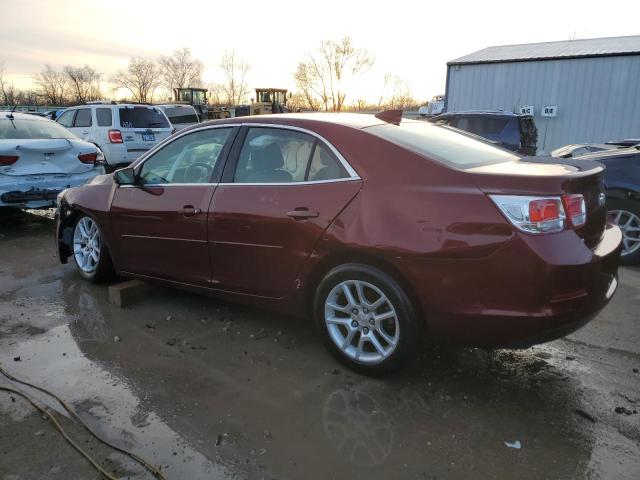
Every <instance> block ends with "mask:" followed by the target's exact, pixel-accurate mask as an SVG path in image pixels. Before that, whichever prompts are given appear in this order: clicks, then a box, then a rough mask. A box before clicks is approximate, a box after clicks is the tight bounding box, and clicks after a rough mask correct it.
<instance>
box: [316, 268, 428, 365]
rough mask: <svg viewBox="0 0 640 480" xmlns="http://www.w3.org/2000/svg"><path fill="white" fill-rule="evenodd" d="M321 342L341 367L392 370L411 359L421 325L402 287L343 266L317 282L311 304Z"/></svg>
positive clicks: (386, 277)
mask: <svg viewBox="0 0 640 480" xmlns="http://www.w3.org/2000/svg"><path fill="white" fill-rule="evenodd" d="M314 311H315V312H314V313H315V319H316V325H317V327H318V329H319V331H320V334H321V335H322V338H323V341H324V343H325V344H326V345H327V347H328V348H329V350H330V351H331V353H333V355H334V356H335V357H336V358H337V359H338V360H339V361H340V362H342V363H343V364H345V365H347V366H348V367H350V368H352V369H354V370H357V371H360V372H362V373H365V374H370V375H376V374H383V373H387V372H389V371H392V370H395V369H397V368H399V367H400V366H401V365H403V364H404V363H405V362H406V361H408V360H409V359H411V358H412V356H413V355H414V353H415V351H416V347H417V346H418V343H419V333H420V329H421V324H420V322H419V319H418V318H417V315H416V312H415V309H414V307H413V304H412V303H411V301H410V299H409V297H408V295H407V294H406V292H405V291H404V290H403V289H402V287H401V286H400V285H399V284H398V282H396V281H395V280H394V279H393V278H391V277H390V276H389V275H387V274H386V273H384V272H382V271H381V270H379V269H377V268H373V267H370V266H368V265H363V264H353V263H352V264H345V265H341V266H338V267H335V268H334V269H332V270H331V271H330V272H328V273H327V274H326V275H325V277H324V278H323V280H322V281H321V282H320V285H319V286H318V289H317V292H316V298H315V303H314Z"/></svg>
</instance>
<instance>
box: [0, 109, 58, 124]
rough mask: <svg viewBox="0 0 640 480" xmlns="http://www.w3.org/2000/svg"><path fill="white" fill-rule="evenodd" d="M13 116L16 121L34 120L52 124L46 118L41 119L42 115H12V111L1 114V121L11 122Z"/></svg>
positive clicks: (20, 113) (16, 113)
mask: <svg viewBox="0 0 640 480" xmlns="http://www.w3.org/2000/svg"><path fill="white" fill-rule="evenodd" d="M11 116H12V117H13V118H14V119H16V120H17V119H20V120H33V121H35V122H50V121H51V120H49V119H48V118H46V117H41V116H40V115H30V114H28V113H22V112H13V113H11V110H7V111H2V112H0V120H11V118H10V117H11Z"/></svg>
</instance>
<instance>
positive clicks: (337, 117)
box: [200, 112, 415, 129]
mask: <svg viewBox="0 0 640 480" xmlns="http://www.w3.org/2000/svg"><path fill="white" fill-rule="evenodd" d="M413 122H415V120H408V119H403V121H402V123H413ZM221 123H225V124H230V125H231V124H236V123H269V124H274V125H287V126H298V127H305V126H306V127H309V126H312V125H313V124H333V125H342V126H345V127H351V128H357V129H362V128H367V127H371V126H373V125H382V124H385V123H386V122H385V121H384V120H380V119H379V118H377V117H376V116H375V115H371V114H367V113H325V112H310V113H279V114H276V115H252V116H248V117H234V118H226V119H222V120H209V121H208V122H204V123H201V124H200V126H204V125H208V124H221Z"/></svg>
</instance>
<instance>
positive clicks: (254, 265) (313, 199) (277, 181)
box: [208, 126, 361, 298]
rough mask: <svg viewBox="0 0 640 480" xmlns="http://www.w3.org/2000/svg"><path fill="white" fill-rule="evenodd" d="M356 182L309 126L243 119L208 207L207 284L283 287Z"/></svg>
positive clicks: (278, 290) (246, 290)
mask: <svg viewBox="0 0 640 480" xmlns="http://www.w3.org/2000/svg"><path fill="white" fill-rule="evenodd" d="M360 186H361V180H360V179H359V177H358V176H357V174H356V172H355V171H354V170H353V169H352V168H351V167H350V166H349V165H348V164H347V163H346V161H344V159H343V158H342V157H340V155H339V153H338V152H337V151H336V150H335V149H333V148H332V147H331V146H329V145H328V144H327V143H326V142H325V141H323V140H322V139H320V138H318V137H317V136H316V135H314V134H312V133H311V132H303V131H300V130H297V129H293V128H286V127H278V128H276V127H270V128H268V127H266V126H255V127H254V126H252V127H251V128H248V127H243V131H242V132H241V134H240V135H239V137H238V139H237V140H236V144H235V145H234V148H233V152H232V155H231V157H230V159H229V161H228V162H227V165H226V167H225V172H224V176H223V182H222V183H220V185H219V186H218V188H217V190H216V192H215V193H214V198H213V202H212V205H211V211H210V214H209V223H208V225H209V227H208V228H209V245H210V258H211V272H212V286H213V287H214V288H216V289H220V290H225V291H232V292H236V293H243V294H250V295H257V296H263V297H272V298H279V297H283V296H284V295H286V293H287V292H288V291H289V290H290V289H291V288H292V287H293V285H294V283H295V279H296V276H297V274H298V272H299V270H300V267H301V266H302V265H303V263H304V262H305V260H306V259H307V258H308V256H309V255H310V254H311V252H312V251H313V247H314V245H315V243H316V242H317V241H318V239H319V238H320V235H321V234H322V232H323V231H324V230H325V229H326V228H327V227H328V226H329V224H330V223H331V222H332V221H333V219H334V218H335V217H336V215H337V214H338V213H339V212H340V211H341V210H342V209H343V208H344V207H345V206H346V205H347V204H348V203H349V202H350V201H351V200H352V199H353V198H354V197H355V195H356V194H357V193H358V191H359V189H360Z"/></svg>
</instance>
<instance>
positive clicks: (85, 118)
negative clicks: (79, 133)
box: [73, 108, 91, 127]
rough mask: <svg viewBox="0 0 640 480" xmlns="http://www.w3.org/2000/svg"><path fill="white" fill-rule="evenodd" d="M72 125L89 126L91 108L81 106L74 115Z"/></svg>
mask: <svg viewBox="0 0 640 480" xmlns="http://www.w3.org/2000/svg"><path fill="white" fill-rule="evenodd" d="M73 126H74V127H90V126H91V109H90V108H81V109H80V110H78V114H77V115H76V121H75V122H73Z"/></svg>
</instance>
